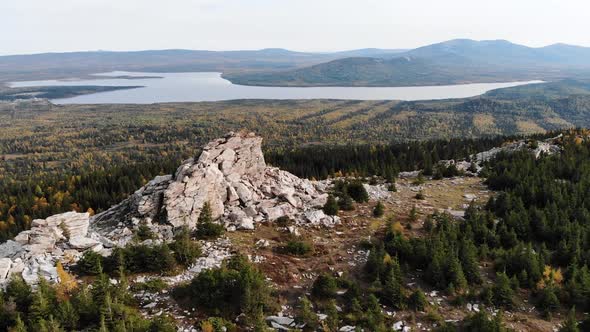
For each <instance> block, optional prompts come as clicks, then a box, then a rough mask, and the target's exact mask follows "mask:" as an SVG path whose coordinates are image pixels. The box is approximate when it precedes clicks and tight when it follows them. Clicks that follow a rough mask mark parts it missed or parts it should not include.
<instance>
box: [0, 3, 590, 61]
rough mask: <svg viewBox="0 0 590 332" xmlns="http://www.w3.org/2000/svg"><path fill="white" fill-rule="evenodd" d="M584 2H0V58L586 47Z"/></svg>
mask: <svg viewBox="0 0 590 332" xmlns="http://www.w3.org/2000/svg"><path fill="white" fill-rule="evenodd" d="M589 13H590V1H588V0H404V1H399V0H354V1H353V0H0V31H1V33H0V55H7V54H29V53H41V52H66V51H89V50H111V51H121V50H145V49H170V48H182V49H208V50H237V49H261V48H271V47H272V48H275V47H277V48H287V49H290V50H297V51H337V50H349V49H358V48H368V47H376V48H390V49H393V48H414V47H419V46H423V45H427V44H431V43H436V42H441V41H445V40H449V39H454V38H470V39H476V40H487V39H507V40H510V41H512V42H515V43H519V44H524V45H528V46H544V45H549V44H553V43H557V42H561V43H568V44H576V45H583V46H590V33H588V32H589V31H590V19H588V17H589V16H588V15H590V14H589Z"/></svg>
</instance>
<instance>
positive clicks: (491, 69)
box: [225, 39, 590, 86]
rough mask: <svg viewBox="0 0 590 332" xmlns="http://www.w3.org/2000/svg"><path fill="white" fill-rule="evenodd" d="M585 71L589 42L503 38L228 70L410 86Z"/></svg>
mask: <svg viewBox="0 0 590 332" xmlns="http://www.w3.org/2000/svg"><path fill="white" fill-rule="evenodd" d="M589 74H590V48H586V47H578V46H572V45H563V44H555V45H551V46H547V47H541V48H531V47H526V46H522V45H517V44H513V43H510V42H508V41H504V40H492V41H479V42H478V41H473V40H468V39H457V40H450V41H447V42H443V43H438V44H433V45H428V46H424V47H420V48H417V49H414V50H410V51H407V52H404V53H399V54H390V55H387V56H381V57H375V56H373V57H355V58H345V59H336V60H333V61H330V62H325V63H321V64H316V65H313V66H308V67H305V68H297V69H291V70H284V71H273V72H265V71H262V72H247V73H229V74H227V75H225V77H226V78H228V79H229V80H231V81H232V82H234V83H239V84H246V85H268V86H414V85H444V84H461V83H473V82H478V83H480V82H505V81H524V80H556V79H564V78H584V77H588V76H589Z"/></svg>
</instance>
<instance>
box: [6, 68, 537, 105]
mask: <svg viewBox="0 0 590 332" xmlns="http://www.w3.org/2000/svg"><path fill="white" fill-rule="evenodd" d="M97 76H99V77H100V78H98V79H93V80H67V81H26V82H14V83H12V84H11V86H13V87H28V86H64V85H68V86H74V85H106V86H129V85H133V86H139V85H140V86H144V87H143V88H138V89H131V90H119V91H110V92H101V93H94V94H90V95H83V96H78V97H73V98H65V99H55V100H52V102H54V103H56V104H109V103H111V104H114V103H129V104H151V103H164V102H197V101H219V100H233V99H349V100H390V99H397V100H428V99H447V98H465V97H473V96H477V95H480V94H483V93H485V92H487V91H490V90H493V89H498V88H506V87H512V86H517V85H524V84H530V83H541V81H530V82H510V83H476V84H461V85H448V86H420V87H309V88H298V87H257V86H245V85H236V84H233V83H231V82H230V81H228V80H226V79H223V78H221V74H220V73H213V72H201V73H137V72H111V73H104V74H97ZM109 76H111V78H109ZM112 76H159V77H162V78H137V79H121V78H112Z"/></svg>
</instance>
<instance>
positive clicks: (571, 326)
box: [559, 307, 580, 332]
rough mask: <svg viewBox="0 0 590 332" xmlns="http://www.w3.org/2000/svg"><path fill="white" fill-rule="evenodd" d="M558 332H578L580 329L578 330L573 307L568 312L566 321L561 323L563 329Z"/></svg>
mask: <svg viewBox="0 0 590 332" xmlns="http://www.w3.org/2000/svg"><path fill="white" fill-rule="evenodd" d="M559 332H580V329H579V328H578V320H577V319H576V308H575V307H573V308H572V309H571V310H570V312H569V314H568V315H567V318H566V320H565V321H564V322H563V327H562V328H561V329H560V330H559Z"/></svg>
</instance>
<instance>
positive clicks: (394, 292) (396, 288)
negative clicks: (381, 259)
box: [381, 269, 405, 310]
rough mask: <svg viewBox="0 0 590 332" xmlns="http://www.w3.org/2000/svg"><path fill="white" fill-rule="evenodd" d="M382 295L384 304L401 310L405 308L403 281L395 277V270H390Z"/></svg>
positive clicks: (384, 282)
mask: <svg viewBox="0 0 590 332" xmlns="http://www.w3.org/2000/svg"><path fill="white" fill-rule="evenodd" d="M382 294H383V295H382V297H381V299H382V300H383V302H385V303H388V304H390V305H391V306H393V307H394V308H396V309H399V310H401V309H403V308H404V307H405V303H404V295H403V290H402V281H401V279H400V278H398V277H396V276H395V273H394V271H393V269H390V270H389V272H388V273H387V275H386V276H385V279H384V281H383V291H382Z"/></svg>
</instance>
